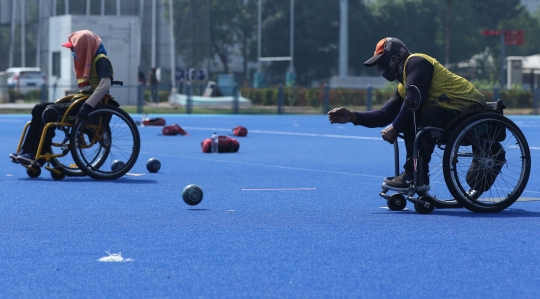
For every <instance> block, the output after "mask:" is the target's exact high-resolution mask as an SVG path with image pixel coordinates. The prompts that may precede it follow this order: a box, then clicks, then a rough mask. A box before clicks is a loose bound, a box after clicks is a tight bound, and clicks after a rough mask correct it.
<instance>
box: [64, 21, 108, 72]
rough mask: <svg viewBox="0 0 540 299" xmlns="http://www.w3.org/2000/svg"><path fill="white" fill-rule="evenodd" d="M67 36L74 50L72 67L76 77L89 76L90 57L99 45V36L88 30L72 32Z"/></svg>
mask: <svg viewBox="0 0 540 299" xmlns="http://www.w3.org/2000/svg"><path fill="white" fill-rule="evenodd" d="M68 38H69V41H70V42H71V44H73V50H74V51H75V56H76V58H75V61H74V69H75V74H76V76H77V79H88V78H90V70H91V69H92V59H93V58H94V54H96V51H97V50H98V49H99V46H100V45H101V38H99V36H98V35H97V34H95V33H93V32H92V31H89V30H81V31H76V32H73V33H72V34H70V35H69V37H68Z"/></svg>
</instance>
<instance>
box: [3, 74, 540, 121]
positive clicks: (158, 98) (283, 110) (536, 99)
mask: <svg viewBox="0 0 540 299" xmlns="http://www.w3.org/2000/svg"><path fill="white" fill-rule="evenodd" d="M119 88H122V89H136V93H135V94H136V95H137V96H136V99H127V100H126V99H123V98H116V100H117V101H118V102H119V103H120V104H121V105H122V108H123V109H125V110H126V111H128V112H130V113H140V114H149V113H185V114H193V113H198V114H200V113H220V114H258V113H259V114H291V113H306V114H317V113H322V114H326V113H327V112H328V111H329V110H330V109H331V108H333V107H331V104H330V92H331V89H330V87H329V86H328V84H325V85H323V86H322V87H321V88H320V90H321V92H322V96H321V101H320V105H319V106H318V107H313V106H309V107H307V106H301V107H299V106H295V107H293V106H290V105H286V104H285V103H286V101H285V99H284V97H285V87H284V86H283V85H282V84H279V85H278V86H276V87H274V89H275V92H277V101H276V104H274V105H257V106H245V105H243V104H242V102H241V95H240V93H239V92H238V91H239V88H238V85H237V84H234V85H233V86H232V87H231V88H232V90H231V91H230V92H228V93H229V94H231V96H230V97H229V100H228V101H224V102H223V103H222V104H216V103H212V104H208V105H205V104H204V103H203V104H201V103H200V102H199V101H198V100H197V99H200V98H201V97H202V96H203V94H204V92H205V88H204V87H203V86H202V85H197V84H191V83H189V82H186V83H184V84H179V85H178V86H174V87H173V86H171V85H157V86H146V85H124V86H122V87H118V86H113V88H111V94H112V95H113V96H115V91H118V89H119ZM59 90H61V91H63V94H62V96H64V95H68V94H74V93H77V92H78V89H77V87H76V86H57V85H46V84H44V85H42V86H41V88H39V89H36V90H34V91H32V92H28V93H24V94H23V93H19V92H17V90H16V89H10V88H8V86H6V85H0V108H1V107H2V104H7V103H10V104H17V103H39V102H41V103H44V102H51V101H54V99H51V95H54V94H56V95H58V94H59V93H58V91H59ZM376 90H377V89H375V88H372V87H368V88H366V89H363V91H364V92H365V105H363V107H362V108H364V107H365V110H372V109H373V108H374V98H375V97H374V93H375V91H376ZM490 92H492V94H493V99H498V98H499V95H500V93H501V91H500V90H499V89H498V88H497V87H494V88H493V90H491V91H490ZM179 96H180V97H182V98H184V99H185V100H184V101H182V102H181V103H178V102H176V101H174V100H171V99H175V98H177V97H179ZM531 96H532V99H529V100H528V101H529V102H532V107H526V108H528V109H531V113H533V114H535V115H538V113H539V109H540V88H539V87H535V88H534V89H533V91H532V92H531V93H530V94H529V98H530V97H531ZM13 106H14V105H11V107H13Z"/></svg>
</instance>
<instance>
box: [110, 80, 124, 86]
mask: <svg viewBox="0 0 540 299" xmlns="http://www.w3.org/2000/svg"><path fill="white" fill-rule="evenodd" d="M112 85H120V86H124V81H112Z"/></svg>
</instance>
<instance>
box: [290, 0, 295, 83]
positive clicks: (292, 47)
mask: <svg viewBox="0 0 540 299" xmlns="http://www.w3.org/2000/svg"><path fill="white" fill-rule="evenodd" d="M289 52H290V56H291V65H290V72H291V73H292V72H293V71H294V63H293V57H294V0H291V32H290V50H289Z"/></svg>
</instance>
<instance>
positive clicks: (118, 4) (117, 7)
mask: <svg viewBox="0 0 540 299" xmlns="http://www.w3.org/2000/svg"><path fill="white" fill-rule="evenodd" d="M116 16H117V17H119V16H120V0H116Z"/></svg>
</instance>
